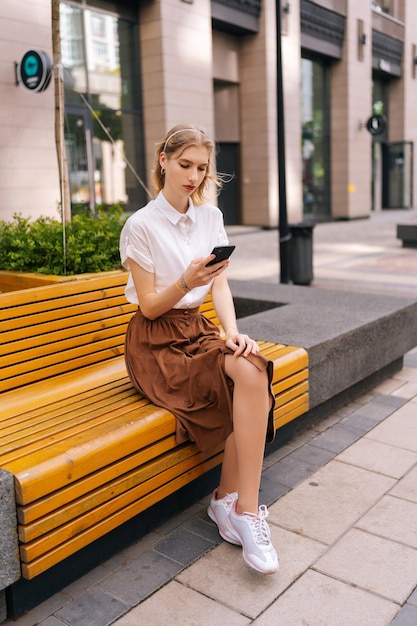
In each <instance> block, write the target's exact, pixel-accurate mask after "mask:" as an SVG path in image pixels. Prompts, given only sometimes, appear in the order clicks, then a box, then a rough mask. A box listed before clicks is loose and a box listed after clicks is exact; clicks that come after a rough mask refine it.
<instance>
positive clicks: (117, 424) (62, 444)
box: [1, 399, 154, 471]
mask: <svg viewBox="0 0 417 626" xmlns="http://www.w3.org/2000/svg"><path fill="white" fill-rule="evenodd" d="M115 407H116V408H115ZM153 410H154V405H153V404H151V403H150V402H149V400H147V399H138V401H137V402H135V401H134V399H133V401H130V402H126V403H125V404H124V405H122V404H120V405H119V404H117V403H114V406H113V408H112V409H104V410H102V411H99V412H97V413H94V412H93V413H92V414H91V415H87V418H84V417H82V416H81V418H80V419H77V418H74V419H72V420H70V421H68V422H65V423H64V424H63V425H62V427H61V428H60V426H59V425H58V426H57V427H56V430H55V432H52V433H51V434H50V435H49V436H48V435H47V431H46V434H45V431H44V432H42V433H41V434H40V435H39V437H38V440H34V438H33V437H32V438H31V437H30V436H29V437H26V438H25V441H24V442H22V447H21V448H19V447H17V448H16V449H13V448H12V447H11V448H10V449H8V448H7V447H5V446H4V447H3V450H2V455H1V463H2V466H3V467H4V468H6V467H10V466H12V465H13V467H15V468H16V467H18V466H19V464H21V465H22V466H24V465H26V464H28V463H30V464H31V466H32V467H35V466H37V465H39V464H42V463H44V462H45V461H46V460H48V459H50V458H54V456H55V455H56V454H59V453H60V452H61V451H62V450H65V449H67V448H69V449H71V448H72V447H78V446H87V445H88V443H89V442H90V441H91V438H92V437H98V436H102V435H103V434H107V432H108V431H114V446H117V442H118V439H117V437H118V435H119V430H121V431H123V429H124V428H125V426H126V424H128V423H129V424H130V423H133V422H134V421H138V422H140V421H141V420H144V419H147V418H149V416H151V415H152V412H153ZM108 445H109V447H111V448H112V447H113V445H112V442H111V441H108ZM104 452H105V450H103V453H104ZM122 456H123V455H122ZM25 459H26V461H25ZM68 461H69V459H68ZM102 466H103V465H101V467H102ZM94 469H97V468H92V469H91V471H93V470H94Z"/></svg>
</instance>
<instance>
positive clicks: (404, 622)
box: [391, 604, 417, 626]
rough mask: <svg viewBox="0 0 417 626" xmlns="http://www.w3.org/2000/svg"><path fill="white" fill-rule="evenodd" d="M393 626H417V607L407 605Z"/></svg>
mask: <svg viewBox="0 0 417 626" xmlns="http://www.w3.org/2000/svg"><path fill="white" fill-rule="evenodd" d="M391 624H392V626H416V624H417V607H415V606H411V604H406V605H405V606H403V608H402V609H401V611H400V612H399V613H398V615H397V617H396V618H395V620H394V621H393V622H392V623H391Z"/></svg>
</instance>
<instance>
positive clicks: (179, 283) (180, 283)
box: [175, 274, 191, 293]
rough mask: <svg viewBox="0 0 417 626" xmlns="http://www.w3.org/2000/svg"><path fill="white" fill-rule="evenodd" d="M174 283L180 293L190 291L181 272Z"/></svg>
mask: <svg viewBox="0 0 417 626" xmlns="http://www.w3.org/2000/svg"><path fill="white" fill-rule="evenodd" d="M175 285H176V286H177V287H178V289H179V290H180V291H181V292H182V293H188V292H190V291H191V289H190V288H189V287H188V285H187V283H186V282H185V279H184V274H181V276H180V277H179V278H178V280H176V281H175Z"/></svg>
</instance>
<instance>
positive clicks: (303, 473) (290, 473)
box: [263, 454, 316, 487]
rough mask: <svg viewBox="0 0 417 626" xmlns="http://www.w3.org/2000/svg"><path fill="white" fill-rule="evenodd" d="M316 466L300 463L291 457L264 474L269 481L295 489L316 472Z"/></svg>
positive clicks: (279, 462)
mask: <svg viewBox="0 0 417 626" xmlns="http://www.w3.org/2000/svg"><path fill="white" fill-rule="evenodd" d="M315 469H316V468H315V467H314V465H311V464H310V463H305V462H304V461H299V460H298V459H296V458H293V454H291V456H288V457H285V459H282V460H281V461H278V463H275V465H273V466H271V467H269V468H268V469H266V470H265V471H264V472H263V476H264V477H265V478H267V479H268V480H272V481H275V482H277V483H279V484H281V485H284V486H286V487H294V486H295V485H298V483H300V482H301V481H302V480H304V479H305V478H307V477H308V476H310V475H311V474H312V473H313V472H314V471H315Z"/></svg>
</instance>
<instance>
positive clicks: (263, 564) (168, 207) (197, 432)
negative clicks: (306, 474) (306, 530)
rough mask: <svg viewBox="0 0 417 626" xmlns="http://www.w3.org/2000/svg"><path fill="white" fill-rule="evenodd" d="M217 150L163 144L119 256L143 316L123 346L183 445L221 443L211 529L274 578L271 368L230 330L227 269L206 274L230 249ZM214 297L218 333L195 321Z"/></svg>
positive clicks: (176, 141)
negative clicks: (214, 162)
mask: <svg viewBox="0 0 417 626" xmlns="http://www.w3.org/2000/svg"><path fill="white" fill-rule="evenodd" d="M213 153H214V144H213V142H212V141H211V140H210V139H209V137H208V136H207V135H206V134H205V132H204V131H202V130H200V129H198V128H196V127H194V126H185V125H180V126H176V127H174V128H172V129H171V130H170V131H169V132H168V133H167V134H166V136H165V137H164V139H163V140H162V141H161V142H160V143H159V144H158V146H157V149H156V156H155V164H154V173H153V175H154V186H155V188H156V191H157V193H158V195H157V196H156V198H155V199H154V200H152V201H150V202H149V203H148V204H147V205H146V206H145V207H143V208H142V209H140V210H139V211H137V212H136V213H134V214H133V215H132V216H131V217H130V218H129V219H128V220H127V222H126V224H125V226H124V227H123V230H122V233H121V238H120V251H121V258H122V262H123V265H124V266H125V267H126V268H127V269H129V270H130V276H129V280H128V284H127V287H126V296H127V299H128V300H129V301H130V302H133V303H137V304H138V306H139V308H138V311H137V313H136V314H135V315H134V317H133V318H132V320H131V322H130V324H129V328H128V331H127V335H126V365H127V370H128V373H129V376H130V378H131V380H132V382H133V384H134V385H135V387H136V388H137V389H138V390H139V392H140V393H142V394H143V395H144V396H146V397H147V398H149V399H150V400H151V401H152V402H153V403H154V404H156V405H158V406H162V407H165V408H167V409H169V410H170V411H171V412H172V413H173V414H174V415H175V417H176V424H177V428H176V438H177V441H178V442H179V443H181V442H184V441H186V440H188V439H191V440H192V441H194V442H195V443H196V445H197V446H198V448H199V449H200V450H207V449H208V448H210V447H211V446H214V445H215V444H218V443H220V442H223V441H224V442H225V448H224V459H223V464H222V471H221V477H220V484H219V486H218V488H217V489H215V491H214V492H213V495H212V498H211V502H210V506H209V508H208V515H209V517H210V518H211V519H212V520H213V521H214V522H215V523H216V524H217V526H218V529H219V533H220V535H221V536H222V537H223V539H225V540H226V541H228V542H230V543H233V544H236V545H241V546H242V549H243V557H244V559H245V561H246V562H247V564H248V565H249V566H250V567H252V568H253V569H255V570H257V571H259V572H262V573H265V574H269V573H273V572H276V571H277V570H278V557H277V554H276V551H275V549H274V547H273V545H272V543H271V539H270V531H269V527H268V524H267V522H266V518H267V515H268V511H267V508H266V506H260V507H259V505H258V494H259V485H260V480H261V471H262V460H263V453H264V446H265V439H267V440H268V441H271V440H272V439H273V436H274V427H273V406H274V397H273V394H272V392H271V380H272V369H273V366H272V363H271V362H269V361H267V360H266V359H265V358H264V357H263V356H262V355H261V354H260V353H259V348H258V345H257V343H256V342H255V341H254V340H253V339H251V338H250V337H249V336H248V335H245V334H243V333H240V332H239V331H238V329H237V323H236V314H235V309H234V303H233V299H232V295H231V292H230V288H229V286H228V282H227V278H226V269H227V266H228V265H229V261H221V262H219V263H216V264H215V265H212V266H209V267H207V263H209V262H210V261H212V260H213V259H214V258H215V257H214V255H212V254H211V250H212V249H213V247H214V246H223V245H226V244H227V243H228V239H227V236H226V232H225V229H224V225H223V216H222V213H221V212H220V210H219V209H218V208H217V207H215V206H213V205H210V204H207V203H206V202H205V194H206V191H207V186H208V184H209V183H210V181H214V182H217V181H216V179H215V177H214V176H213V175H212V174H211V159H212V156H213ZM210 290H211V294H212V300H213V304H214V306H215V309H216V312H217V315H218V317H219V319H220V322H221V324H222V327H223V329H224V332H225V339H224V338H222V337H221V336H220V333H219V330H218V328H217V326H216V325H214V324H213V323H212V322H210V321H208V320H207V319H206V318H205V317H203V316H202V315H201V314H200V312H199V306H200V304H201V303H202V302H204V300H205V298H206V296H207V293H208V292H209V291H210Z"/></svg>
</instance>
